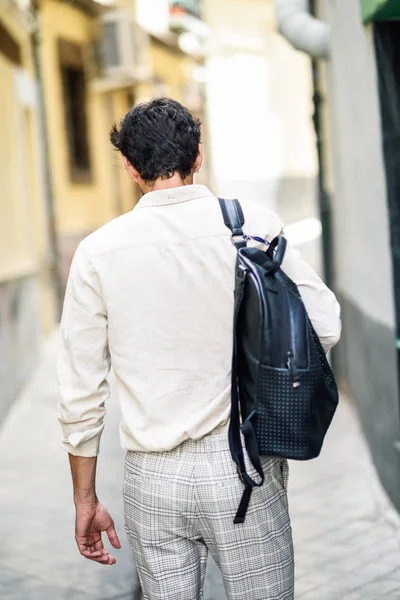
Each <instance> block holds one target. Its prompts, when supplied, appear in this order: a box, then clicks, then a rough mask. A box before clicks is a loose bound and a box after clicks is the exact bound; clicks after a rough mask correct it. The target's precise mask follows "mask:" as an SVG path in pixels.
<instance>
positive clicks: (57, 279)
mask: <svg viewBox="0 0 400 600" xmlns="http://www.w3.org/2000/svg"><path fill="white" fill-rule="evenodd" d="M31 11H32V15H33V20H34V23H35V25H34V28H33V32H32V37H31V43H32V53H33V62H34V69H35V79H36V81H37V86H38V114H39V131H40V136H41V142H42V148H43V154H44V157H43V158H44V161H43V162H44V181H43V183H44V194H45V202H46V208H47V223H48V234H49V252H48V254H49V269H50V276H51V281H52V285H53V289H54V294H55V301H56V313H57V318H61V312H62V307H63V301H64V285H63V281H62V277H61V269H60V252H59V242H58V235H57V228H56V218H55V207H54V193H53V181H52V176H51V167H50V144H49V136H48V131H47V120H46V107H45V99H44V87H43V77H42V68H41V61H40V44H41V37H40V10H39V5H38V1H37V0H35V1H33V2H32V4H31Z"/></svg>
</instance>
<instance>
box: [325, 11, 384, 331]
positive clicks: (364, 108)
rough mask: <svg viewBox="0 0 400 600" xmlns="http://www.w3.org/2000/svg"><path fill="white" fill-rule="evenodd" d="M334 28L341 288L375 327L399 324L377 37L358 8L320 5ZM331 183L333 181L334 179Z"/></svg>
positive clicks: (332, 93)
mask: <svg viewBox="0 0 400 600" xmlns="http://www.w3.org/2000/svg"><path fill="white" fill-rule="evenodd" d="M319 4H320V15H321V17H322V18H324V19H325V20H326V21H328V22H329V23H330V24H331V26H332V57H331V61H330V63H329V65H328V66H327V74H328V94H327V96H328V108H329V112H330V118H331V131H332V140H330V143H328V146H329V147H330V148H331V149H332V154H331V157H330V158H331V163H332V168H333V171H334V173H333V175H334V177H333V179H334V190H333V203H334V217H335V222H334V227H335V244H336V267H337V280H338V288H339V289H340V291H341V292H342V293H343V294H344V295H345V296H347V297H348V298H349V299H350V300H351V301H352V302H353V304H355V305H356V306H357V307H358V308H359V309H361V310H362V311H363V312H364V313H365V314H366V315H368V316H370V317H372V318H373V319H374V320H375V321H378V322H381V323H383V324H386V325H388V326H389V327H393V326H394V323H395V317H394V305H393V286H392V272H391V268H392V261H391V254H390V242H389V228H388V210H387V203H386V188H385V176H384V166H383V156H382V146H381V128H380V116H379V99H378V88H377V74H376V64H375V54H374V44H373V39H372V30H371V28H370V27H368V28H365V27H364V26H363V25H362V21H361V15H360V6H359V4H360V3H359V2H358V1H355V0H351V1H348V2H331V1H330V0H320V3H319ZM330 179H332V178H330Z"/></svg>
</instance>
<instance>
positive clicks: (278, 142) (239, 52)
mask: <svg viewBox="0 0 400 600" xmlns="http://www.w3.org/2000/svg"><path fill="white" fill-rule="evenodd" d="M204 15H205V18H206V20H207V22H208V24H209V25H210V26H211V30H212V36H211V44H210V56H209V58H208V61H207V67H208V79H207V98H208V110H209V115H208V117H209V118H208V123H209V135H210V137H211V148H212V171H213V175H214V188H215V191H216V192H217V193H219V194H221V195H225V196H228V197H234V196H239V197H243V196H246V197H247V198H250V199H253V200H254V201H257V202H263V203H265V204H267V205H269V206H270V207H272V208H274V209H278V210H279V207H278V206H277V205H276V204H277V197H278V189H279V184H280V181H281V180H282V178H284V177H300V178H310V177H311V178H312V177H315V174H316V161H315V153H314V147H313V137H312V134H311V133H310V132H311V92H310V90H311V86H310V81H309V79H310V78H309V61H308V59H307V57H305V56H304V55H301V54H300V53H297V52H295V51H294V50H293V49H292V48H291V47H290V46H289V45H288V44H287V42H285V40H283V38H281V37H280V36H279V35H278V33H277V31H276V27H275V21H274V10H273V2H272V1H271V0H233V1H228V0H204Z"/></svg>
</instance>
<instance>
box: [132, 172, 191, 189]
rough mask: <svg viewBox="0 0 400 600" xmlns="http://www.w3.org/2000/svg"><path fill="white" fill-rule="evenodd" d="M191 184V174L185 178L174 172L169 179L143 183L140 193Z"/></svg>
mask: <svg viewBox="0 0 400 600" xmlns="http://www.w3.org/2000/svg"><path fill="white" fill-rule="evenodd" d="M192 184H193V175H188V176H187V177H185V179H182V177H181V176H180V175H179V173H174V174H173V176H172V177H170V178H169V179H162V178H161V177H160V178H159V179H156V181H152V182H151V183H145V184H143V188H142V193H143V194H147V193H148V192H156V191H159V190H169V189H171V188H177V187H182V186H184V185H192Z"/></svg>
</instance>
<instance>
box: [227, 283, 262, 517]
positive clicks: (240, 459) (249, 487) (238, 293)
mask: <svg viewBox="0 0 400 600" xmlns="http://www.w3.org/2000/svg"><path fill="white" fill-rule="evenodd" d="M244 284H245V281H244V278H243V279H242V280H241V281H240V283H238V281H237V282H236V289H235V310H234V323H233V356H232V380H231V420H230V423H229V433H228V437H229V448H230V451H231V456H232V459H233V460H234V462H235V463H236V468H237V471H238V475H239V478H240V480H241V481H242V483H243V484H244V491H243V495H242V499H241V501H240V504H239V508H238V510H237V513H236V516H235V518H234V520H233V522H234V524H235V525H237V524H239V523H243V522H244V520H245V517H246V513H247V509H248V506H249V502H250V498H251V494H252V491H253V488H255V487H260V486H261V485H262V484H263V483H264V472H263V468H262V465H261V460H260V454H259V451H258V444H257V439H256V434H255V431H254V427H253V425H252V423H251V418H252V417H253V416H254V414H255V412H254V411H253V412H252V413H251V414H250V415H249V416H248V417H247V418H246V419H245V420H244V421H243V423H242V426H241V424H240V423H241V419H240V416H241V415H240V413H241V410H240V394H239V382H238V373H237V341H236V325H237V320H238V316H239V311H240V307H241V304H242V300H243V292H244ZM241 432H242V434H243V437H244V442H245V447H246V450H247V453H248V456H249V459H250V462H251V463H252V465H253V467H254V468H255V469H256V471H257V473H258V475H259V477H260V480H259V481H258V482H257V481H255V480H254V479H252V478H251V477H250V475H249V474H248V473H247V470H246V465H245V462H244V453H243V445H242V437H241Z"/></svg>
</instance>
